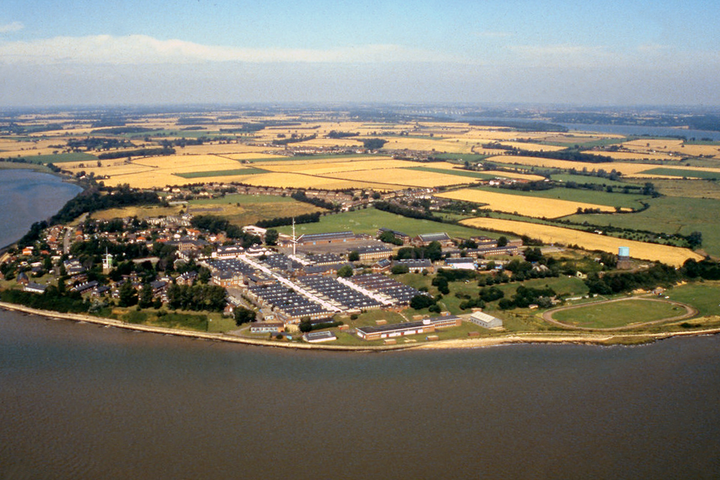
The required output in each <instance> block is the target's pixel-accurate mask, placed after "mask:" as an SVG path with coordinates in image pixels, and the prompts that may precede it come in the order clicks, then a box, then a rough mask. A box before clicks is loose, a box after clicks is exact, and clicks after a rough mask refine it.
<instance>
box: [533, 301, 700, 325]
mask: <svg viewBox="0 0 720 480" xmlns="http://www.w3.org/2000/svg"><path fill="white" fill-rule="evenodd" d="M628 300H642V301H645V302H665V303H669V304H671V305H675V306H678V307H682V308H684V309H685V313H683V314H682V315H676V316H674V317H669V318H662V319H660V320H653V321H652V322H644V323H633V324H630V325H625V326H622V327H610V328H599V327H596V328H593V327H578V326H576V325H569V324H567V323H562V322H559V321H557V320H555V319H554V318H553V314H555V313H557V312H562V311H565V310H572V309H574V308H583V307H587V306H594V305H602V304H605V303H615V302H625V301H628ZM697 314H698V311H697V310H696V309H695V307H692V306H690V305H687V304H685V303H680V302H675V301H673V300H665V299H659V298H647V297H628V298H616V299H614V300H604V301H601V302H595V303H585V304H582V305H570V306H566V307H560V308H554V309H552V310H548V311H546V312H543V320H545V321H546V322H548V323H552V324H553V325H556V326H558V327H562V328H567V329H569V330H584V331H593V332H598V331H602V332H616V331H622V330H632V329H635V328H638V327H647V326H650V325H656V324H658V323H666V322H673V321H677V320H685V319H686V318H692V317H694V316H695V315H697Z"/></svg>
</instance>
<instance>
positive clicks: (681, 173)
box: [642, 168, 720, 180]
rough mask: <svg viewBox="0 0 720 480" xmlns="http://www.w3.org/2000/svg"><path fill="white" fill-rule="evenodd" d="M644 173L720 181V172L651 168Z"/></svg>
mask: <svg viewBox="0 0 720 480" xmlns="http://www.w3.org/2000/svg"><path fill="white" fill-rule="evenodd" d="M642 173H649V174H652V175H667V176H672V177H687V178H702V179H705V180H717V179H720V172H708V171H703V170H682V169H675V168H651V169H650V170H645V171H644V172H642Z"/></svg>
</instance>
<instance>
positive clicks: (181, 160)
mask: <svg viewBox="0 0 720 480" xmlns="http://www.w3.org/2000/svg"><path fill="white" fill-rule="evenodd" d="M132 163H134V164H136V165H146V166H149V167H154V168H157V169H160V170H162V171H166V172H169V173H188V172H205V171H213V170H234V169H238V168H246V167H243V165H242V164H241V163H240V162H238V161H236V160H231V159H229V158H225V157H221V156H218V155H168V156H166V157H149V158H138V159H137V160H133V162H132Z"/></svg>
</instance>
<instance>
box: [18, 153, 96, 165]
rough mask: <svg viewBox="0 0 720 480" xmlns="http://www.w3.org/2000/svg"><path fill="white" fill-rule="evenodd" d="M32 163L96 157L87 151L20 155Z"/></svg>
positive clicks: (88, 159)
mask: <svg viewBox="0 0 720 480" xmlns="http://www.w3.org/2000/svg"><path fill="white" fill-rule="evenodd" d="M22 158H24V159H25V160H27V161H28V162H33V163H65V162H95V161H97V159H98V158H97V157H96V156H95V155H91V154H89V153H83V152H76V153H58V154H57V155H31V156H28V157H22Z"/></svg>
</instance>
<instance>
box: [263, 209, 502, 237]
mask: <svg viewBox="0 0 720 480" xmlns="http://www.w3.org/2000/svg"><path fill="white" fill-rule="evenodd" d="M381 227H385V228H391V229H393V230H397V231H399V232H403V233H406V234H408V235H410V236H415V235H418V234H421V233H438V232H445V233H447V234H448V235H450V236H451V237H461V238H469V237H471V236H476V235H487V236H488V237H492V238H498V237H500V236H501V234H499V233H495V232H487V231H483V230H477V229H474V228H469V227H464V226H462V225H454V224H450V223H439V222H432V221H430V220H418V219H414V218H407V217H403V216H400V215H395V214H392V213H389V212H383V211H381V210H376V209H374V208H367V209H363V210H356V211H354V212H343V213H338V214H334V215H325V216H323V217H320V222H318V223H305V224H302V225H296V226H295V231H296V233H297V234H298V235H301V234H305V233H327V232H339V231H347V230H351V231H353V232H354V233H367V234H369V235H373V236H374V235H375V234H376V233H377V230H378V229H379V228H381ZM277 230H278V231H279V232H281V233H286V234H291V233H292V227H289V226H286V227H279V228H278V229H277Z"/></svg>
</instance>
